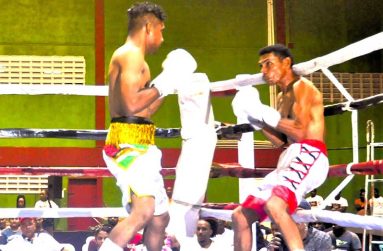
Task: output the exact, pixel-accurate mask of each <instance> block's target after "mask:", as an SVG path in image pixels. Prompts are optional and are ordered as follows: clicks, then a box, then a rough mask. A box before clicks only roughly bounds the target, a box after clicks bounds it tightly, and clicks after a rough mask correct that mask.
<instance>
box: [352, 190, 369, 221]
mask: <svg viewBox="0 0 383 251" xmlns="http://www.w3.org/2000/svg"><path fill="white" fill-rule="evenodd" d="M365 195H366V190H365V189H364V188H362V189H360V190H359V197H358V198H356V199H355V200H354V206H355V210H356V213H357V214H358V215H365V206H366V201H365Z"/></svg>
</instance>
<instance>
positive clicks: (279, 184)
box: [232, 45, 329, 251]
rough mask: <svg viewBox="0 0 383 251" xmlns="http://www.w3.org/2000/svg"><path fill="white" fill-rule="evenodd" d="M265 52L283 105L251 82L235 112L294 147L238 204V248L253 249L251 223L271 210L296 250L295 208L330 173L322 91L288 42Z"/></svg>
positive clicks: (265, 65)
mask: <svg viewBox="0 0 383 251" xmlns="http://www.w3.org/2000/svg"><path fill="white" fill-rule="evenodd" d="M259 55H260V60H259V64H260V66H261V72H262V74H263V78H264V80H265V81H266V82H268V83H269V84H270V85H278V87H279V88H280V90H281V92H280V93H279V94H278V97H277V110H275V109H273V108H271V107H269V106H266V105H264V104H262V103H261V101H260V100H259V94H258V92H257V90H256V89H255V88H253V87H249V88H247V87H246V88H244V89H242V90H239V91H238V93H237V94H236V96H235V98H234V100H233V103H232V105H233V109H234V113H235V114H236V116H237V117H240V118H246V119H247V120H248V121H249V122H250V123H251V124H252V126H253V127H254V128H255V130H262V132H263V134H264V135H265V136H266V137H267V138H268V139H269V140H270V141H271V142H272V143H273V144H274V145H275V146H277V147H284V146H288V148H287V149H286V150H285V151H284V152H283V153H282V154H281V156H280V158H279V161H278V166H277V168H276V169H275V170H274V171H273V172H271V173H270V174H268V175H267V176H266V177H265V179H264V181H263V184H262V185H261V186H260V187H259V188H258V189H257V190H256V191H254V192H252V193H251V194H250V195H249V196H248V197H247V198H246V200H245V201H244V202H243V203H242V204H241V206H239V207H238V208H236V209H235V210H234V212H233V215H232V219H233V224H234V231H235V234H234V246H235V249H234V250H236V251H239V250H251V247H252V233H251V224H252V223H254V222H255V221H262V220H264V219H265V218H266V217H267V216H269V217H270V218H271V219H272V221H273V222H275V223H276V224H277V225H278V227H279V229H280V230H281V232H282V234H283V236H284V237H285V239H286V242H287V245H288V247H289V249H290V250H303V243H302V240H301V238H300V236H299V231H298V229H297V227H296V224H295V223H294V221H293V219H292V217H291V215H290V214H291V213H293V212H294V211H295V209H296V208H297V205H298V204H299V202H300V201H301V200H302V198H303V196H305V194H306V193H308V192H309V191H311V190H313V189H314V188H316V187H318V186H320V185H321V184H322V183H323V182H324V181H325V179H326V177H327V173H328V168H329V167H328V165H329V164H328V159H327V152H326V146H325V144H324V142H323V140H324V131H325V126H324V115H323V110H324V108H323V101H322V95H321V93H320V92H319V91H318V89H317V88H316V87H315V86H314V84H313V83H312V82H310V81H309V80H307V79H305V78H303V77H301V76H297V75H296V74H295V73H294V72H293V69H292V65H293V57H292V55H291V53H290V51H289V50H288V49H287V48H286V47H285V46H283V45H273V46H268V47H265V48H263V49H261V50H260V52H259Z"/></svg>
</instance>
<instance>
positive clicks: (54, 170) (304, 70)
mask: <svg viewBox="0 0 383 251" xmlns="http://www.w3.org/2000/svg"><path fill="white" fill-rule="evenodd" d="M381 41H383V32H381V33H378V34H376V35H374V36H371V37H368V38H366V39H363V40H361V41H359V42H356V43H354V44H351V45H349V46H346V47H344V48H342V49H340V50H337V51H335V52H332V53H330V54H327V55H325V56H322V57H318V58H315V59H313V60H310V61H307V62H304V63H300V64H297V65H295V66H294V70H295V71H296V72H297V73H299V74H302V75H307V74H310V73H313V72H315V71H318V70H321V71H322V72H323V73H324V74H325V75H326V76H327V77H328V78H329V79H330V80H331V81H332V82H333V84H334V85H335V86H336V87H337V88H338V90H339V91H340V92H341V93H342V95H343V96H344V97H345V98H346V99H347V101H346V102H344V103H339V104H334V105H329V106H326V107H325V115H326V116H333V115H338V114H341V113H344V112H351V124H352V139H353V161H352V163H349V164H342V165H334V166H331V167H330V171H329V176H338V177H344V176H347V177H346V179H345V180H344V181H343V182H342V183H341V184H340V185H339V186H338V187H337V188H336V189H335V190H334V191H333V192H331V194H330V195H329V196H328V197H327V198H326V199H325V202H324V203H323V204H324V205H325V204H326V201H329V200H331V199H332V198H334V197H335V195H336V194H337V193H338V192H339V191H341V190H342V189H343V188H344V187H345V186H346V185H347V184H348V183H349V182H350V181H351V180H352V178H353V176H354V175H371V174H383V160H375V161H367V162H359V157H358V156H359V154H358V148H359V144H358V123H357V118H358V110H360V109H364V108H366V107H370V106H373V105H377V104H380V103H383V94H379V95H375V96H372V97H369V98H366V99H360V100H354V99H353V97H352V96H351V95H350V94H349V93H348V92H347V90H346V89H345V88H344V87H343V85H342V84H341V83H340V82H339V81H338V80H337V79H336V78H335V77H334V75H333V74H332V73H331V72H330V71H329V70H328V68H329V67H331V66H333V65H336V64H340V63H343V62H345V61H347V60H350V59H353V58H355V57H358V56H361V55H365V54H367V53H370V52H373V51H376V50H381V49H383V43H381ZM260 84H264V81H263V80H262V75H261V74H254V75H245V76H242V77H241V78H235V79H229V80H224V81H217V82H212V83H210V90H211V92H222V91H226V90H232V89H235V88H238V87H240V86H246V85H260ZM0 94H1V95H46V94H51V95H80V96H107V95H108V87H107V86H78V85H70V86H68V85H60V86H49V85H16V84H4V85H3V88H0ZM252 131H253V128H252V127H251V126H250V125H248V124H237V125H234V126H220V127H218V128H217V131H216V133H217V135H218V136H221V137H222V136H223V137H224V136H225V135H228V134H238V133H244V134H243V135H242V140H241V141H240V142H239V145H238V155H239V161H238V162H239V163H238V164H231V165H226V164H224V163H222V164H217V165H215V166H213V168H212V169H211V172H210V178H219V177H223V176H230V177H238V178H241V180H247V181H246V182H245V183H244V186H243V187H242V188H240V193H241V194H245V193H244V192H245V190H246V189H251V186H252V185H250V186H249V184H250V183H254V182H253V181H251V179H249V178H254V177H263V176H264V175H266V174H267V173H268V172H270V171H271V170H272V169H267V168H264V169H262V168H254V159H251V157H252V156H254V155H253V151H254V145H253V135H252V133H251V132H252ZM106 134H107V131H106V130H74V129H70V130H68V129H32V128H28V129H27V128H3V129H0V138H61V139H79V140H104V139H105V137H106ZM156 136H157V137H164V138H169V137H179V136H180V129H178V128H163V129H161V128H158V129H157V130H156ZM41 174H44V175H54V176H75V177H110V176H111V174H110V173H109V171H108V170H107V168H105V167H80V168H72V167H0V175H41ZM162 174H163V175H164V176H168V175H172V176H174V175H175V169H174V168H165V169H163V170H162ZM240 196H241V195H240ZM235 206H237V205H236V204H233V203H232V204H222V205H212V204H210V205H209V204H205V205H203V206H202V209H201V215H202V216H212V217H216V218H220V219H223V220H228V221H230V220H231V210H232V209H233V208H235ZM0 215H2V217H6V218H16V217H43V218H76V217H107V216H119V217H125V216H127V212H126V211H125V209H123V208H120V207H118V208H57V209H54V208H49V209H35V208H23V209H16V208H0ZM294 219H295V220H297V221H303V222H316V221H320V222H328V223H335V224H338V225H342V226H345V227H358V228H363V229H367V230H378V231H383V218H378V217H373V216H360V215H353V214H349V213H339V212H330V211H324V210H307V211H297V213H296V214H295V215H294Z"/></svg>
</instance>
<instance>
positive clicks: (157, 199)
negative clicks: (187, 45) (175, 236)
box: [100, 2, 197, 251]
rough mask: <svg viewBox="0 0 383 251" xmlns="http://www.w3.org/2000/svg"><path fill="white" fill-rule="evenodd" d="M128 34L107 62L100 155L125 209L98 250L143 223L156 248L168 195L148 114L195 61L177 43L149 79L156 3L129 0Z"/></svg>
mask: <svg viewBox="0 0 383 251" xmlns="http://www.w3.org/2000/svg"><path fill="white" fill-rule="evenodd" d="M128 16H129V24H128V37H127V39H126V42H125V44H124V45H122V46H121V47H120V48H118V49H117V50H116V51H115V52H114V54H113V56H112V58H111V62H110V65H109V111H110V116H111V118H112V121H111V124H110V127H109V132H108V135H107V139H106V143H105V147H104V151H103V157H104V160H105V162H106V164H107V166H108V169H109V170H110V172H111V173H112V174H113V175H114V176H115V178H116V180H117V185H118V186H119V187H120V189H121V192H122V204H123V206H124V207H125V208H126V209H127V211H128V212H129V213H130V214H129V216H128V217H127V218H125V219H124V220H123V221H121V222H119V223H118V224H117V225H116V226H115V227H114V228H113V230H112V232H111V233H110V235H109V238H108V239H106V240H105V242H104V243H103V245H102V246H101V248H100V250H101V251H114V250H119V251H120V250H121V251H122V250H123V247H126V245H127V243H128V241H129V240H130V239H132V238H133V236H134V235H135V234H136V232H137V231H139V230H141V229H144V244H145V246H146V248H147V250H149V251H160V250H161V247H162V245H163V240H164V238H165V227H166V226H167V224H168V221H169V215H168V198H167V195H166V191H165V188H164V184H163V178H162V176H161V174H160V169H161V151H160V150H159V149H158V148H157V147H156V146H155V145H154V134H155V127H154V124H153V123H152V122H151V121H150V117H151V115H152V114H153V113H155V112H156V111H157V109H158V108H159V106H160V104H161V103H162V97H164V96H166V95H168V94H173V93H175V90H176V85H177V84H178V83H179V82H182V81H184V80H185V78H187V77H188V76H191V75H192V73H193V72H194V71H195V69H196V67H197V65H196V62H195V60H194V58H193V57H192V56H191V55H190V54H189V53H187V52H186V51H184V50H182V49H177V50H174V51H172V52H170V53H169V54H168V56H167V58H166V59H165V61H164V62H163V64H162V67H163V71H162V73H161V74H160V75H158V76H157V77H156V78H155V79H154V80H153V81H152V82H150V79H151V76H150V71H149V67H148V64H147V63H146V61H145V56H146V55H147V54H151V53H154V52H155V51H156V50H157V49H158V48H159V47H160V45H161V43H162V42H163V36H162V31H163V29H164V28H165V25H164V20H165V13H164V12H163V10H162V8H161V7H160V6H158V5H156V4H151V3H148V2H145V3H139V4H135V5H134V6H133V7H132V8H130V9H129V10H128Z"/></svg>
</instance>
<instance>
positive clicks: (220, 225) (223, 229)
mask: <svg viewBox="0 0 383 251" xmlns="http://www.w3.org/2000/svg"><path fill="white" fill-rule="evenodd" d="M212 240H213V241H217V242H221V243H224V245H225V246H227V247H232V248H233V249H234V243H233V241H234V232H233V230H232V229H231V227H229V223H228V222H226V221H224V220H218V219H217V234H216V235H215V236H214V237H213V238H212Z"/></svg>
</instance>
